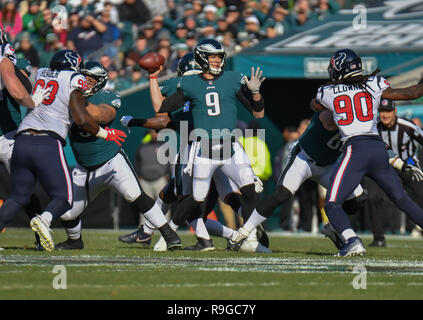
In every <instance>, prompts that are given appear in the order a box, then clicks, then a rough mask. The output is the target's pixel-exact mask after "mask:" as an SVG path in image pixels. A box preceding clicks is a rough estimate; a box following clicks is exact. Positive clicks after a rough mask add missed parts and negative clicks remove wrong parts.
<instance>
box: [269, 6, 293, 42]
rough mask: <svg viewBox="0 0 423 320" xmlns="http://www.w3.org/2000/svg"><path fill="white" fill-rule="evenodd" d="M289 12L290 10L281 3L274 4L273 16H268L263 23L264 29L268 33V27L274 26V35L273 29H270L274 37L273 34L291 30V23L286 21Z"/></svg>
mask: <svg viewBox="0 0 423 320" xmlns="http://www.w3.org/2000/svg"><path fill="white" fill-rule="evenodd" d="M288 14H289V11H288V10H286V9H285V8H283V7H282V6H281V5H279V4H276V5H275V6H274V9H273V12H272V17H271V18H268V19H267V20H266V22H265V23H264V25H263V29H264V31H265V32H266V34H268V32H269V31H268V30H267V29H268V28H273V30H274V35H273V33H272V30H271V31H270V35H271V36H270V37H269V38H273V36H279V35H282V34H284V33H286V32H287V31H288V30H289V24H288V22H287V21H286V19H285V18H286V16H287V15H288Z"/></svg>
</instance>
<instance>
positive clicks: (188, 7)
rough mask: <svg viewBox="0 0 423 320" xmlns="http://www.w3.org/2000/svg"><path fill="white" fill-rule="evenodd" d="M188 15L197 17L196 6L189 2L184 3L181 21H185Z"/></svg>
mask: <svg viewBox="0 0 423 320" xmlns="http://www.w3.org/2000/svg"><path fill="white" fill-rule="evenodd" d="M187 17H195V11H194V6H193V5H192V3H189V2H187V3H186V4H184V13H183V16H182V19H181V21H184V20H185V19H186V18H187Z"/></svg>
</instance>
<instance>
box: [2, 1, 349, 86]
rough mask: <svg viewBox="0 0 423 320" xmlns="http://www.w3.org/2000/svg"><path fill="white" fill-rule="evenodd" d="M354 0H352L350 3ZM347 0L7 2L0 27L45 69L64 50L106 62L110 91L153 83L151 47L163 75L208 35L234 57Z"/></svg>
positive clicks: (320, 16)
mask: <svg viewBox="0 0 423 320" xmlns="http://www.w3.org/2000/svg"><path fill="white" fill-rule="evenodd" d="M349 2H351V1H349ZM346 3H348V0H338V1H336V0H278V1H273V0H100V1H93V0H53V1H52V0H49V1H40V0H25V1H16V0H15V1H11V0H1V1H0V4H1V12H0V26H1V27H3V29H4V30H5V31H6V33H7V34H8V37H9V40H10V41H11V42H12V43H13V44H14V47H15V49H16V51H17V53H18V55H20V56H21V57H22V56H24V57H26V58H27V59H28V60H29V61H30V62H31V64H32V66H33V67H34V68H39V67H46V66H48V64H49V61H50V58H51V57H52V56H53V55H54V53H55V52H56V51H58V50H61V49H63V48H69V49H72V50H76V51H78V52H79V53H80V54H81V56H83V58H84V59H90V60H96V61H100V62H101V63H102V64H103V65H104V66H105V67H106V68H107V69H108V71H109V79H110V80H109V83H108V85H107V88H106V89H112V90H116V91H122V90H125V89H128V88H131V87H133V86H136V85H139V84H141V83H143V82H146V81H147V77H146V73H145V71H144V70H141V69H140V68H139V66H138V64H137V62H138V61H139V59H140V57H142V56H143V55H144V54H145V53H147V52H151V51H154V52H159V53H160V54H162V55H163V56H164V57H165V58H166V65H165V71H164V74H170V73H172V72H175V70H176V68H177V64H178V61H179V59H180V57H182V56H183V55H184V54H186V53H187V52H189V51H190V50H192V49H193V47H194V46H195V45H196V43H197V42H198V41H200V40H202V39H204V38H214V39H216V40H218V41H220V42H221V43H222V44H223V45H224V47H225V49H226V52H227V53H228V54H229V55H231V54H233V53H236V52H239V51H241V50H243V49H244V48H248V47H250V46H254V45H256V44H257V43H259V42H260V41H262V40H264V39H268V38H273V37H276V36H278V35H282V34H284V33H287V32H289V31H291V30H295V29H296V28H299V27H301V26H303V25H305V24H307V23H309V22H310V21H315V20H323V19H325V18H326V17H328V16H329V15H331V14H333V13H335V12H337V11H338V10H339V9H340V7H342V6H345V5H346Z"/></svg>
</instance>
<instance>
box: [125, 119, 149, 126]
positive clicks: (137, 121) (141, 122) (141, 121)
mask: <svg viewBox="0 0 423 320" xmlns="http://www.w3.org/2000/svg"><path fill="white" fill-rule="evenodd" d="M146 122H147V120H146V119H142V118H141V119H131V120H129V122H128V127H144V124H145V123H146Z"/></svg>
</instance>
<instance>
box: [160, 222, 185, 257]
mask: <svg viewBox="0 0 423 320" xmlns="http://www.w3.org/2000/svg"><path fill="white" fill-rule="evenodd" d="M159 230H160V233H161V234H162V236H163V238H164V240H165V241H166V247H167V250H170V251H173V250H177V249H181V247H182V241H181V239H180V238H179V236H178V234H177V233H176V231H174V230H172V229H171V228H170V227H169V225H168V224H165V225H164V226H162V227H160V228H159Z"/></svg>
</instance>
